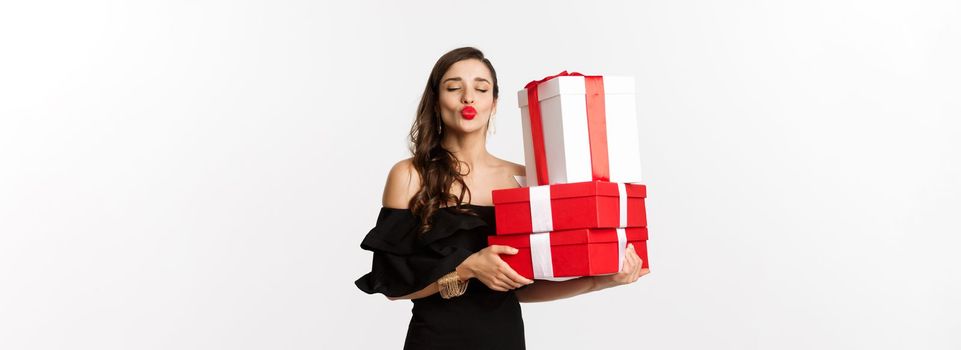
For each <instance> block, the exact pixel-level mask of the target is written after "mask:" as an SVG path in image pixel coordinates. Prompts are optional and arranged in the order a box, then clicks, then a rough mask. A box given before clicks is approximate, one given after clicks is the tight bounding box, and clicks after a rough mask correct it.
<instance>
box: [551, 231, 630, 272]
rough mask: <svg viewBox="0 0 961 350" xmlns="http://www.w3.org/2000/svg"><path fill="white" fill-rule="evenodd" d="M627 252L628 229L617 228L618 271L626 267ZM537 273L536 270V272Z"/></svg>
mask: <svg viewBox="0 0 961 350" xmlns="http://www.w3.org/2000/svg"><path fill="white" fill-rule="evenodd" d="M625 252H627V231H624V228H623V227H621V228H618V229H617V271H618V272H620V271H621V269H623V268H624V254H625ZM535 273H536V272H535Z"/></svg>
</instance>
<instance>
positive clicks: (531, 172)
mask: <svg viewBox="0 0 961 350" xmlns="http://www.w3.org/2000/svg"><path fill="white" fill-rule="evenodd" d="M573 74H577V73H573ZM532 89H536V91H529V90H532ZM589 90H590V91H589ZM534 94H536V97H537V100H538V102H539V123H538V122H537V121H536V120H535V121H534V122H533V123H532V119H531V117H532V115H531V111H532V108H531V106H530V105H529V104H528V102H529V101H528V99H529V96H534ZM517 101H518V105H519V106H520V108H521V121H522V127H523V132H524V160H525V162H526V165H527V180H528V182H529V184H530V185H531V186H535V185H546V184H557V183H572V182H586V181H598V180H599V181H610V182H624V183H634V182H641V157H640V142H639V139H638V130H637V112H636V106H635V102H634V78H633V77H620V76H617V77H615V76H603V77H600V76H587V77H585V76H580V75H568V74H567V73H566V72H564V73H561V74H560V75H559V76H556V77H548V78H546V79H545V80H543V81H541V82H539V83H538V82H532V83H531V84H528V88H527V89H524V90H521V91H519V92H518V94H517ZM589 108H590V109H591V110H592V111H591V112H589V111H588V109H589ZM537 109H538V108H537V106H535V107H534V108H533V110H534V111H535V112H538V111H537ZM535 117H538V116H537V115H535ZM538 124H539V125H540V126H541V130H542V138H543V142H542V144H541V145H539V146H538V145H537V143H536V142H535V140H538V139H540V138H539V137H538V135H536V131H537V130H536V128H535V126H536V125H538ZM545 163H546V164H545ZM539 164H540V165H542V166H543V167H545V168H546V174H544V173H543V169H540V168H541V167H539V166H538V165H539ZM544 165H546V166H544ZM538 175H540V177H539V176H538Z"/></svg>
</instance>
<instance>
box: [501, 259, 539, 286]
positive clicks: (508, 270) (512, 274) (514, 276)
mask: <svg viewBox="0 0 961 350" xmlns="http://www.w3.org/2000/svg"><path fill="white" fill-rule="evenodd" d="M501 272H503V273H504V275H506V276H507V277H508V278H510V279H511V280H512V281H514V282H516V283H518V284H520V285H527V284H531V283H534V281H532V280H530V279H528V278H527V277H524V276H521V274H519V273H517V271H514V268H512V267H511V266H510V265H507V264H505V266H504V268H503V269H502V271H501Z"/></svg>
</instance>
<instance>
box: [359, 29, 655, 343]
mask: <svg viewBox="0 0 961 350" xmlns="http://www.w3.org/2000/svg"><path fill="white" fill-rule="evenodd" d="M497 94H498V86H497V73H496V72H495V71H494V67H493V66H492V65H491V63H490V61H489V60H487V59H486V58H484V54H483V53H482V52H481V51H479V50H477V49H475V48H471V47H464V48H459V49H455V50H453V51H451V52H448V53H447V54H445V55H444V56H442V57H441V58H440V59H439V60H437V63H436V64H435V65H434V68H433V70H432V71H431V74H430V77H429V78H428V80H427V86H426V87H425V89H424V94H423V96H422V97H421V101H420V105H419V106H418V108H417V116H416V119H415V120H414V125H413V127H411V131H410V140H411V143H412V146H411V148H412V149H411V151H412V153H413V157H412V158H410V159H406V160H403V161H400V162H399V163H397V164H396V165H394V167H393V168H392V169H391V171H390V174H389V175H388V176H387V185H386V187H385V189H384V197H383V205H384V207H383V208H382V209H381V211H380V215H379V217H378V218H377V224H376V226H375V227H374V228H373V229H372V230H371V231H370V233H368V234H367V237H365V238H364V241H363V243H362V244H361V247H362V248H364V249H367V250H371V251H373V252H374V259H373V267H372V271H371V272H370V273H368V274H367V275H365V276H363V277H361V278H360V279H358V280H357V282H356V284H357V286H358V287H359V288H360V289H361V290H363V291H365V292H367V293H370V294H373V293H382V294H384V295H385V296H387V297H388V298H389V299H391V300H398V299H410V300H412V301H413V304H414V307H413V310H412V314H413V316H412V318H411V321H410V325H409V328H408V331H407V341H406V343H405V346H404V348H405V349H427V348H429V349H446V348H451V349H474V348H477V349H523V348H524V323H523V320H522V319H521V309H520V304H519V302H537V301H548V300H555V299H561V298H567V297H571V296H575V295H578V294H583V293H587V292H592V291H597V290H601V289H605V288H608V287H612V286H617V285H622V284H628V283H633V282H634V281H636V280H637V279H638V278H639V277H640V276H643V275H645V274H646V273H647V270H646V269H643V270H642V269H641V260H640V258H639V257H638V256H637V253H636V252H635V251H634V248H633V246H629V247H628V248H627V250H626V256H625V262H624V267H623V270H622V271H620V272H619V273H617V274H614V275H608V276H595V277H582V278H577V279H573V280H568V281H564V282H551V281H537V282H536V283H534V281H532V280H529V279H527V278H524V277H522V276H521V275H519V274H518V273H517V272H515V271H514V270H513V269H511V268H510V266H508V265H507V263H505V262H504V261H503V260H501V258H500V256H499V254H516V253H517V250H516V249H514V248H511V247H507V246H496V245H495V246H490V247H487V244H486V240H487V238H486V237H487V235H491V234H494V217H493V214H494V208H493V207H492V206H491V190H494V189H501V188H514V187H518V186H519V185H518V184H517V182H516V181H515V180H514V176H516V175H522V174H524V167H523V166H521V165H518V164H514V163H511V162H508V161H505V160H501V159H498V158H496V157H494V156H493V155H491V154H490V153H488V152H487V149H486V140H487V130H488V128H489V127H490V122H491V118H492V117H493V115H494V112H495V110H496V108H497ZM471 280H477V281H476V282H474V283H471ZM478 282H479V283H478Z"/></svg>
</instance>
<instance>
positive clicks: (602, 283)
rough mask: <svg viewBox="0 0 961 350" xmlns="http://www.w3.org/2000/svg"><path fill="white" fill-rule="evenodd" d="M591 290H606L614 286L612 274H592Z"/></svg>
mask: <svg viewBox="0 0 961 350" xmlns="http://www.w3.org/2000/svg"><path fill="white" fill-rule="evenodd" d="M591 282H592V283H593V285H591V291H592V292H596V291H599V290H604V289H607V288H610V287H613V283H612V281H611V278H610V276H591Z"/></svg>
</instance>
